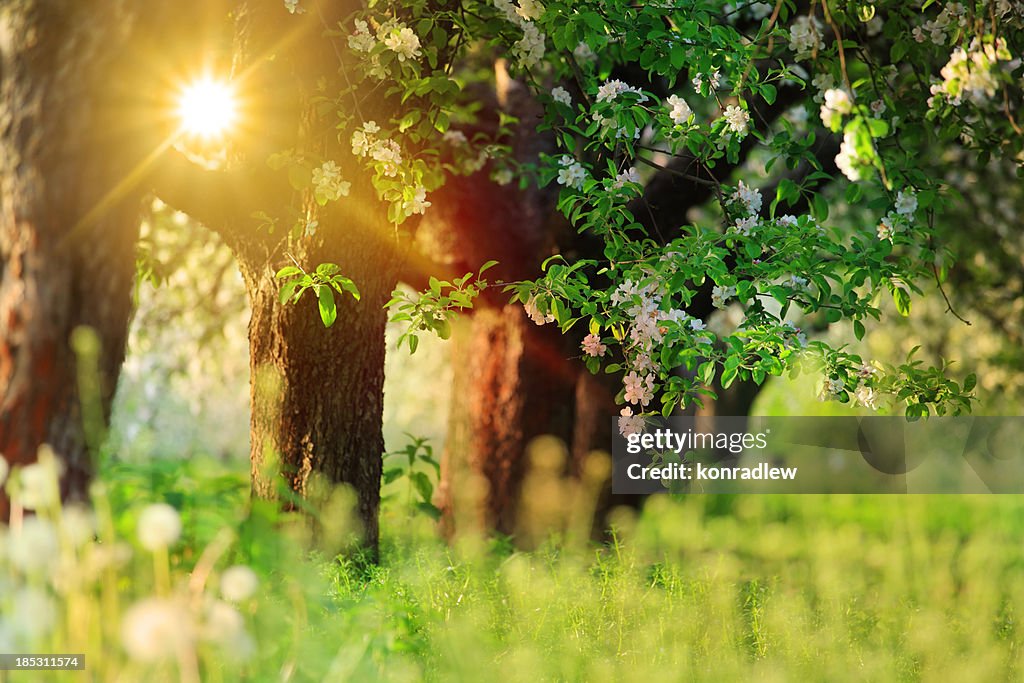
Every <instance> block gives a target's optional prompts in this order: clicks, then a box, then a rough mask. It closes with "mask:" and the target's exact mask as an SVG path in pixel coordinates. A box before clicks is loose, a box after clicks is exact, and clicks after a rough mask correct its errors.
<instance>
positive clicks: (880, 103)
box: [871, 100, 885, 118]
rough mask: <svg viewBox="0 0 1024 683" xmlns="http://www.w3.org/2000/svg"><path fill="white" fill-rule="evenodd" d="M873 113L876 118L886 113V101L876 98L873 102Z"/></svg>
mask: <svg viewBox="0 0 1024 683" xmlns="http://www.w3.org/2000/svg"><path fill="white" fill-rule="evenodd" d="M871 113H872V114H874V115H875V118H878V117H880V116H881V115H882V114H884V113H885V101H884V100H875V101H874V102H872V103H871Z"/></svg>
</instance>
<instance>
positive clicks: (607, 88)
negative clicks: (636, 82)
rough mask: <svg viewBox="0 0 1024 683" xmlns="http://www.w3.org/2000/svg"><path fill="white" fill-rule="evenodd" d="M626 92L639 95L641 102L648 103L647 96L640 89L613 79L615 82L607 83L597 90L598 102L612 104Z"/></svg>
mask: <svg viewBox="0 0 1024 683" xmlns="http://www.w3.org/2000/svg"><path fill="white" fill-rule="evenodd" d="M626 92H631V93H636V94H637V95H639V96H640V98H639V101H640V102H646V101H647V95H644V94H643V92H641V91H640V89H639V88H634V87H632V86H630V85H627V84H625V83H623V82H622V81H620V80H618V79H613V80H610V81H605V82H604V83H603V84H602V85H601V86H600V87H599V88H598V89H597V101H598V102H611V101H612V100H614V99H615V98H616V97H618V96H619V95H621V94H622V93H626Z"/></svg>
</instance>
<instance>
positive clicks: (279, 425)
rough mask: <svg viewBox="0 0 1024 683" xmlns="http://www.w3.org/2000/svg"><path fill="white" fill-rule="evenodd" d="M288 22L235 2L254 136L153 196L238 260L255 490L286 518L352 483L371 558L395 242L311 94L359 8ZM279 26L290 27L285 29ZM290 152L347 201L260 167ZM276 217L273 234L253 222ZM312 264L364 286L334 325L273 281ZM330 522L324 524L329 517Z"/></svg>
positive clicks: (328, 73) (311, 296)
mask: <svg viewBox="0 0 1024 683" xmlns="http://www.w3.org/2000/svg"><path fill="white" fill-rule="evenodd" d="M304 8H305V10H306V11H305V12H303V13H299V14H295V15H291V14H289V13H288V12H287V10H286V8H285V7H284V6H283V5H282V4H281V3H280V2H271V1H270V0H250V1H249V2H243V3H239V4H237V5H235V6H234V7H233V10H232V16H233V17H234V18H235V27H234V42H235V63H234V70H235V72H236V74H244V77H239V81H240V83H241V85H242V87H243V88H244V90H245V95H246V103H247V108H246V115H247V117H251V119H252V120H253V121H259V122H260V133H261V134H260V136H258V137H256V138H252V137H248V138H244V139H241V140H240V141H239V142H238V149H236V150H235V152H236V154H235V155H234V156H235V157H236V158H235V159H234V160H233V163H232V164H231V165H230V167H229V168H227V169H223V170H217V171H204V170H202V169H200V168H198V167H197V166H195V165H194V164H191V163H189V162H188V160H187V159H184V158H183V157H181V156H180V155H173V154H171V155H166V156H165V158H164V159H162V161H161V169H160V172H159V173H158V174H157V176H158V177H157V181H156V183H155V184H156V185H157V186H158V193H159V194H160V196H161V198H163V199H164V200H165V201H167V202H168V203H169V204H171V205H172V206H175V207H177V208H179V209H181V210H183V211H186V212H188V213H190V214H192V215H193V216H194V217H195V218H197V219H198V220H200V221H202V222H203V223H204V224H206V226H207V227H209V228H211V229H213V230H215V231H217V232H218V233H219V234H220V235H221V236H222V237H223V238H224V240H225V242H226V243H227V244H228V246H229V247H230V248H231V250H232V251H233V253H234V254H235V256H236V257H237V259H238V262H239V267H240V270H241V272H242V276H243V278H244V280H245V284H246V289H247V291H248V296H249V301H250V304H251V306H252V318H251V322H250V326H249V347H250V367H251V399H252V401H251V430H250V437H251V455H252V490H253V494H254V495H255V496H259V497H263V498H272V499H277V500H280V501H281V503H282V505H283V507H285V508H288V509H294V508H297V507H304V505H305V503H303V502H302V501H301V500H300V499H303V498H310V497H311V498H312V500H309V501H308V502H309V503H310V504H311V505H312V506H314V507H316V506H317V505H318V504H319V503H324V502H326V501H324V500H323V499H321V498H320V496H321V495H322V493H323V487H322V486H321V484H324V485H327V486H328V487H333V486H336V485H347V486H349V487H351V488H352V489H353V490H354V492H355V494H356V498H357V506H358V511H357V514H358V517H359V519H360V521H361V523H362V527H363V528H362V539H363V543H364V544H365V546H366V548H367V549H368V550H369V551H370V552H371V554H374V555H375V554H376V549H377V541H378V521H377V513H378V507H379V500H380V473H381V462H382V454H383V450H384V440H383V430H382V412H383V386H384V348H385V338H384V326H385V322H386V312H385V311H384V309H383V306H384V303H385V302H386V301H387V300H388V298H389V297H390V295H391V292H392V291H393V289H394V285H395V283H396V281H397V276H396V272H397V265H398V261H399V260H400V258H401V251H402V249H401V245H400V244H399V241H398V239H397V238H398V234H397V232H396V230H395V227H394V226H393V225H390V224H389V223H387V221H386V220H385V215H386V206H385V205H383V204H382V203H381V202H380V201H379V200H378V198H377V193H376V190H375V189H374V188H373V187H372V186H371V184H370V180H369V177H368V172H367V170H366V169H365V168H364V167H363V165H362V164H361V163H360V162H359V161H358V160H357V159H355V158H353V156H352V154H351V151H350V149H349V145H348V144H347V141H346V143H344V144H343V143H342V142H341V141H340V140H339V139H338V137H337V135H336V134H335V132H334V126H335V125H336V120H335V119H334V118H333V116H332V115H331V114H330V113H324V112H318V109H317V107H316V106H315V104H314V98H315V97H316V93H318V92H319V90H318V89H317V88H318V87H319V86H318V85H317V84H318V83H321V85H322V84H329V85H326V86H323V87H326V88H328V89H329V88H330V87H336V88H337V89H338V90H342V89H344V87H345V80H344V77H343V74H341V73H340V72H339V67H341V68H344V67H343V66H342V65H339V62H338V56H337V54H336V53H335V51H334V48H333V46H332V43H331V42H330V41H329V40H327V39H324V38H323V37H322V34H323V31H324V29H325V28H327V27H332V26H334V25H336V23H337V22H338V21H340V20H341V19H343V18H344V17H345V16H346V15H347V14H348V13H350V12H351V11H353V10H355V9H357V8H358V3H355V2H351V1H350V2H342V3H337V2H335V3H327V2H310V3H307V4H305V5H304ZM285 22H287V23H285ZM393 105H394V103H393V102H390V101H389V100H388V99H387V98H385V97H383V96H382V95H380V94H377V95H375V96H373V97H369V98H364V99H362V100H361V106H362V111H363V115H364V116H366V117H367V119H368V120H369V119H375V120H380V121H385V120H388V119H389V118H390V117H391V116H392V115H393ZM289 149H291V150H297V151H299V153H301V154H302V155H305V156H308V158H309V159H311V160H316V159H323V160H332V161H334V162H336V163H338V164H340V165H341V166H342V175H343V177H344V178H345V179H346V180H350V181H351V183H352V185H351V192H350V194H349V195H348V196H345V197H342V198H340V199H339V200H337V201H335V202H331V203H330V204H328V205H327V206H325V207H321V206H319V205H318V204H317V203H316V202H315V201H314V199H313V196H312V191H311V189H306V190H304V191H293V190H292V189H291V187H290V186H289V181H288V178H287V176H286V174H285V173H284V172H281V173H277V172H273V171H269V170H268V166H267V163H266V161H267V158H268V156H269V155H271V154H273V153H277V152H281V151H282V150H289ZM257 211H258V212H260V213H261V214H264V215H268V216H272V217H274V218H275V219H276V220H277V221H278V223H279V227H280V228H282V229H277V230H273V231H269V230H266V229H265V228H261V227H259V226H258V222H259V221H258V220H256V219H254V218H251V216H252V215H253V213H255V212H257ZM297 215H299V216H303V217H304V220H303V223H304V224H306V223H312V224H316V225H318V227H317V228H316V230H315V234H309V233H308V232H307V231H306V230H303V229H302V227H299V229H297V230H296V229H294V227H295V223H296V216H297ZM321 263H334V264H337V265H338V266H340V268H341V272H340V274H342V275H344V276H346V277H348V278H350V279H351V280H353V281H354V282H355V284H356V286H357V287H358V288H359V290H360V293H361V300H360V301H355V300H354V299H353V298H352V297H351V296H350V295H349V294H339V293H337V292H335V293H334V298H335V301H336V303H337V311H338V313H337V320H336V322H335V323H334V325H333V326H332V327H330V328H326V327H324V324H323V322H322V321H321V318H320V314H319V312H318V306H317V295H316V293H315V292H314V291H307V292H306V293H305V294H304V295H303V296H302V297H301V298H300V300H299V301H298V302H297V303H291V302H289V303H286V304H281V303H280V302H279V299H278V293H279V290H280V287H281V285H282V284H283V282H282V281H280V280H277V279H276V278H275V273H276V272H277V271H278V270H279V269H280V268H281V267H283V266H286V265H293V264H298V265H300V266H301V267H302V268H304V269H306V270H307V271H313V270H315V269H316V268H317V266H318V265H320V264H321ZM325 524H326V520H325Z"/></svg>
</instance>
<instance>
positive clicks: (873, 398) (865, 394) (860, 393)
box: [853, 383, 878, 410]
mask: <svg viewBox="0 0 1024 683" xmlns="http://www.w3.org/2000/svg"><path fill="white" fill-rule="evenodd" d="M853 395H854V397H855V398H856V399H857V402H858V403H860V404H861V405H862V406H864V407H865V408H870V409H871V410H875V409H876V408H877V407H878V403H877V401H878V396H877V394H875V390H874V389H872V388H871V387H869V386H868V385H866V384H863V383H861V384H858V385H857V389H856V391H854V392H853Z"/></svg>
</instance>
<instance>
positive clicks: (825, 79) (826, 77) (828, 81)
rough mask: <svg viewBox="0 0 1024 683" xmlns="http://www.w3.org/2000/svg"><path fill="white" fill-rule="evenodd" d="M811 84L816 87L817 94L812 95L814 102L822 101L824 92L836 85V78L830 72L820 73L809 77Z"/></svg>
mask: <svg viewBox="0 0 1024 683" xmlns="http://www.w3.org/2000/svg"><path fill="white" fill-rule="evenodd" d="M811 85H813V86H814V87H815V89H817V91H818V92H817V94H816V95H815V96H814V101H815V102H824V101H825V93H826V92H828V91H829V90H831V89H832V88H834V87H835V86H836V79H835V76H833V75H832V74H830V73H821V74H818V75H817V76H815V77H814V78H812V79H811Z"/></svg>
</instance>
